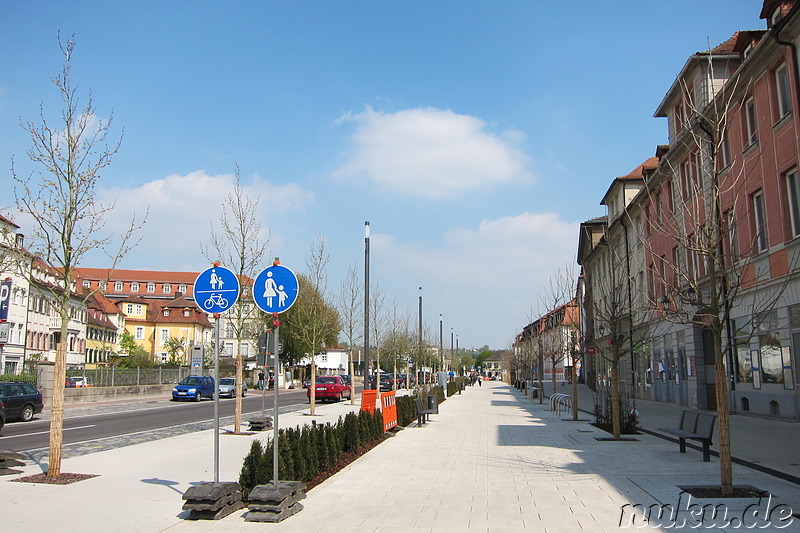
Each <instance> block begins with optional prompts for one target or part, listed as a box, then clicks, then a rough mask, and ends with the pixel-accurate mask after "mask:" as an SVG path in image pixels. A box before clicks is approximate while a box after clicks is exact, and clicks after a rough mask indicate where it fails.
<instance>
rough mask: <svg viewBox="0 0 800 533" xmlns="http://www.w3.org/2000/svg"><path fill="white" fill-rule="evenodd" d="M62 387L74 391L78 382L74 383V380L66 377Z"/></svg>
mask: <svg viewBox="0 0 800 533" xmlns="http://www.w3.org/2000/svg"><path fill="white" fill-rule="evenodd" d="M64 386H65V387H66V388H68V389H74V388H75V387H77V386H78V382H77V381H75V378H71V377H69V376H67V378H66V379H65V380H64Z"/></svg>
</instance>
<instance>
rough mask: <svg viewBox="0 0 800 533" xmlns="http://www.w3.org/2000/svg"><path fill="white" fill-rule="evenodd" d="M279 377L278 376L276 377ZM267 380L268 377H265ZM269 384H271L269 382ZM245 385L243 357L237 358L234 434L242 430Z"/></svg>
mask: <svg viewBox="0 0 800 533" xmlns="http://www.w3.org/2000/svg"><path fill="white" fill-rule="evenodd" d="M276 377H277V376H276ZM265 378H266V376H265ZM267 383H269V382H268V381H267ZM243 387H244V383H243V382H242V356H241V355H237V356H236V389H235V392H234V394H235V395H236V404H235V406H234V412H233V432H234V433H235V434H237V435H238V434H239V433H241V430H242V390H243Z"/></svg>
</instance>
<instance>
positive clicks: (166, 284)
mask: <svg viewBox="0 0 800 533" xmlns="http://www.w3.org/2000/svg"><path fill="white" fill-rule="evenodd" d="M171 290H172V285H170V284H169V283H165V284H164V294H169V292H170V291H171Z"/></svg>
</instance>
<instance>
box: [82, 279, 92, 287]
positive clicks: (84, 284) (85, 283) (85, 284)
mask: <svg viewBox="0 0 800 533" xmlns="http://www.w3.org/2000/svg"><path fill="white" fill-rule="evenodd" d="M91 285H92V283H91V282H90V281H88V280H84V282H83V288H84V289H88V288H89V287H90V286H91Z"/></svg>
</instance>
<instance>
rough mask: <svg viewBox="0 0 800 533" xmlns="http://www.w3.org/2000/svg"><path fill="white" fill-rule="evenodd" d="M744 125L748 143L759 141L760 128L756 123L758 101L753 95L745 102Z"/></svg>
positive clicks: (750, 144)
mask: <svg viewBox="0 0 800 533" xmlns="http://www.w3.org/2000/svg"><path fill="white" fill-rule="evenodd" d="M744 126H745V131H746V133H747V144H748V146H752V145H754V144H756V143H757V142H758V128H757V124H756V101H755V99H754V98H753V97H752V96H751V97H750V98H748V99H747V101H746V102H745V103H744Z"/></svg>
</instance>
